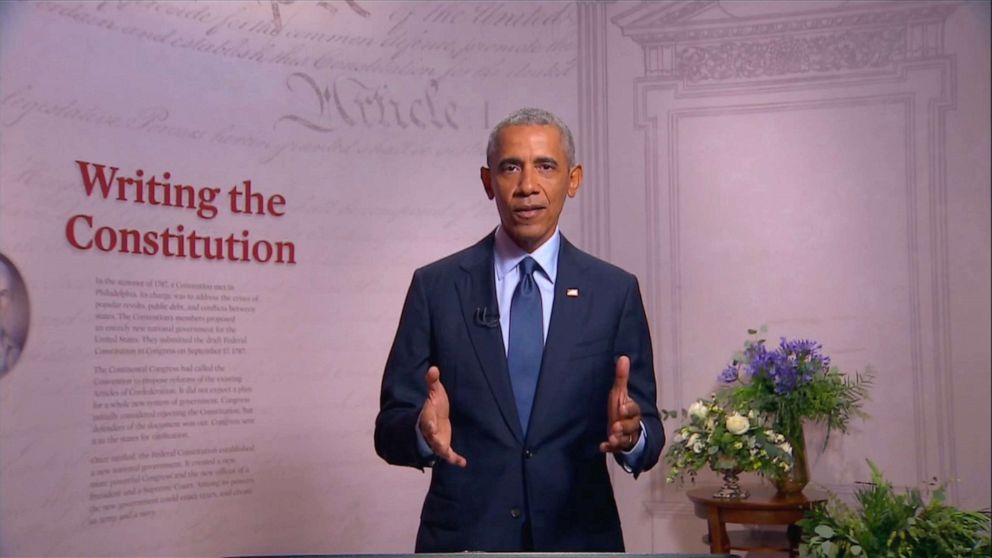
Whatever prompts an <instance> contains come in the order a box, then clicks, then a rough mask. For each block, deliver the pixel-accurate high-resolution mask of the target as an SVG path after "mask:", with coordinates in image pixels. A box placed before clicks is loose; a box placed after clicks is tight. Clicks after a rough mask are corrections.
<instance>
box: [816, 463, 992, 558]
mask: <svg viewBox="0 0 992 558" xmlns="http://www.w3.org/2000/svg"><path fill="white" fill-rule="evenodd" d="M868 465H869V466H870V467H871V473H872V474H871V476H872V482H871V483H870V484H867V485H866V486H863V487H861V488H858V489H857V491H856V493H855V498H856V500H857V502H858V507H857V508H856V509H852V508H850V507H848V506H847V505H845V504H844V503H843V502H842V501H840V500H839V499H838V498H837V497H836V496H831V497H830V499H829V500H828V501H827V503H826V504H825V505H823V506H817V507H815V508H813V509H811V510H809V511H808V512H807V513H806V517H805V518H804V519H802V520H801V521H800V522H799V523H798V525H799V526H800V527H801V528H802V531H803V537H802V543H801V544H800V547H799V555H800V556H801V557H816V558H847V557H869V558H875V557H879V558H888V557H907V558H930V557H933V558H937V557H946V556H955V557H962V558H968V557H975V558H977V557H979V556H992V542H990V540H989V514H988V512H987V511H986V512H969V511H962V510H960V509H958V508H956V507H954V506H949V505H947V504H946V503H944V488H943V486H940V487H938V488H936V490H934V491H933V492H932V494H930V498H929V501H928V500H927V499H926V498H925V495H924V494H923V493H922V492H921V491H920V490H919V489H916V488H914V489H912V490H907V491H906V492H905V493H904V494H897V493H896V491H895V490H894V489H893V488H892V485H891V484H890V483H889V482H887V481H886V480H885V479H884V478H883V477H882V474H881V472H879V470H878V468H877V467H876V466H875V464H874V463H872V462H871V461H868Z"/></svg>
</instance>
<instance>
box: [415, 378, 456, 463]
mask: <svg viewBox="0 0 992 558" xmlns="http://www.w3.org/2000/svg"><path fill="white" fill-rule="evenodd" d="M426 380H427V400H426V401H424V407H423V409H422V410H421V411H420V422H419V424H418V427H419V428H420V433H421V434H423V435H424V440H425V441H426V442H427V445H428V446H430V448H431V450H432V451H433V452H434V454H435V455H437V456H438V457H440V458H441V459H443V460H445V461H447V462H448V463H451V464H452V465H457V466H459V467H464V466H465V465H467V464H468V462H467V461H466V460H465V458H464V457H462V456H460V455H458V454H457V453H456V452H455V450H453V449H451V419H450V418H449V414H450V412H451V407H450V405H449V403H448V392H446V391H445V390H444V386H443V385H441V371H440V370H438V368H437V366H431V367H430V368H429V369H428V370H427V376H426Z"/></svg>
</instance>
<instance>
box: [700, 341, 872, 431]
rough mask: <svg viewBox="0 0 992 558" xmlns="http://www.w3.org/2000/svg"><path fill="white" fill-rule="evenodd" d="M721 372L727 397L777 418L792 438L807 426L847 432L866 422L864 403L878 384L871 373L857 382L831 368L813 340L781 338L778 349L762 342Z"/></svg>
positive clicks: (748, 346)
mask: <svg viewBox="0 0 992 558" xmlns="http://www.w3.org/2000/svg"><path fill="white" fill-rule="evenodd" d="M748 333H749V334H750V335H752V336H753V337H754V338H755V339H753V340H748V341H746V342H745V343H744V351H743V352H741V353H738V354H737V355H735V356H734V359H733V361H732V362H731V363H730V365H729V366H727V368H726V369H724V370H723V372H722V373H721V374H720V378H719V379H720V381H721V382H722V383H723V384H725V385H726V388H725V389H724V390H723V394H722V395H723V396H725V397H728V398H729V400H730V401H731V402H732V404H733V405H734V406H737V407H741V406H744V407H750V408H752V409H756V410H758V411H759V412H762V413H767V414H769V415H771V416H772V417H774V423H773V424H774V426H775V428H776V430H778V431H780V432H781V433H782V434H784V435H785V437H786V438H787V439H789V440H797V439H799V438H800V437H801V436H802V422H803V420H804V419H808V420H810V421H812V422H819V423H823V424H825V425H826V427H827V437H828V438H827V440H829V435H830V432H831V431H833V430H839V431H840V432H847V429H848V426H849V424H850V422H851V418H853V417H856V416H857V417H861V418H864V417H865V416H866V415H865V413H864V411H863V410H862V409H863V405H864V401H865V400H866V399H867V398H868V389H869V388H870V387H871V385H872V382H873V380H874V374H873V372H872V371H871V369H870V368H869V369H866V370H865V372H864V373H863V374H856V375H855V377H854V378H853V379H852V378H850V377H848V376H846V375H845V374H843V373H841V372H840V371H839V370H838V369H837V368H836V367H831V366H830V357H828V356H826V355H824V354H823V353H822V349H823V346H822V345H820V344H819V343H817V342H816V341H811V340H808V339H794V340H788V339H786V338H785V337H782V338H781V342H780V343H779V346H778V348H777V349H775V350H769V349H768V348H767V347H766V346H765V340H764V339H759V338H757V335H758V332H757V331H755V330H748Z"/></svg>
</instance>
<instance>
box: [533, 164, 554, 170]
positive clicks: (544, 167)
mask: <svg viewBox="0 0 992 558" xmlns="http://www.w3.org/2000/svg"><path fill="white" fill-rule="evenodd" d="M537 168H538V169H540V170H542V171H545V172H549V171H553V170H555V166H554V165H553V164H552V163H541V164H539V165H537Z"/></svg>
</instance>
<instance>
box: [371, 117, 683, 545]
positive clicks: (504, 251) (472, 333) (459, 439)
mask: <svg viewBox="0 0 992 558" xmlns="http://www.w3.org/2000/svg"><path fill="white" fill-rule="evenodd" d="M486 156H487V166H486V167H483V168H482V170H481V175H482V184H483V186H484V188H485V191H486V195H487V196H488V197H489V199H490V200H495V202H496V208H497V210H498V212H499V216H500V226H499V227H498V228H497V229H496V230H495V231H494V232H493V233H492V234H490V235H488V236H487V237H486V238H484V239H483V240H482V241H480V242H478V243H477V244H475V245H474V246H472V247H469V248H467V249H465V250H462V251H461V252H458V253H456V254H453V255H451V256H448V257H447V258H444V259H442V260H440V261H437V262H435V263H432V264H430V265H427V266H425V267H423V268H421V269H418V270H417V271H416V272H415V273H414V276H413V282H412V284H411V285H410V290H409V292H408V293H407V298H406V302H405V304H404V306H403V313H402V315H401V317H400V323H399V327H398V330H397V332H396V338H395V340H394V342H393V347H392V350H391V351H390V354H389V358H388V360H387V362H386V368H385V372H384V374H383V379H382V393H381V399H380V411H379V415H378V417H377V418H376V427H375V447H376V452H377V453H378V454H379V455H380V456H381V457H382V458H383V459H385V460H386V461H387V462H389V463H392V464H395V465H407V466H412V467H418V468H421V469H422V468H424V467H433V474H432V477H431V483H430V489H429V491H428V493H427V497H426V500H425V502H424V506H423V511H422V513H421V522H420V530H419V532H418V534H417V543H416V550H417V552H458V551H464V550H471V551H503V552H507V551H509V552H513V551H586V552H594V551H622V550H623V548H624V546H623V534H622V532H621V529H620V519H619V516H618V514H617V507H616V502H615V501H614V498H613V489H612V486H611V484H610V477H609V474H608V471H607V467H606V459H605V454H606V453H613V454H614V457H615V458H616V459H617V461H618V462H619V463H620V464H621V465H622V466H623V467H624V469H625V470H627V471H628V472H630V473H633V474H634V475H637V474H639V473H640V472H641V471H644V470H647V469H649V468H651V467H652V466H653V465H654V464H655V463H656V462H657V461H658V456H659V454H660V453H661V449H662V446H663V445H664V442H665V435H664V431H663V430H662V426H661V421H660V418H659V413H658V409H657V404H656V394H655V391H656V389H655V378H654V366H653V357H652V353H651V339H650V335H649V333H648V324H647V320H646V318H645V314H644V308H643V304H642V302H641V295H640V290H639V287H638V284H637V279H636V278H635V277H634V276H633V275H631V274H629V273H627V272H625V271H623V270H621V269H620V268H617V267H615V266H613V265H610V264H608V263H606V262H603V261H601V260H598V259H596V258H594V257H592V256H590V255H588V254H586V253H584V252H582V251H580V250H578V249H577V248H575V247H574V246H573V245H572V244H571V243H570V242H568V240H566V239H565V238H564V237H563V236H562V235H561V234H560V233H559V231H558V218H559V216H560V215H561V211H562V208H563V207H564V204H565V199H566V197H574V196H575V195H576V193H577V192H578V190H579V186H580V185H581V183H582V167H581V166H580V165H577V164H575V148H574V142H573V140H572V135H571V132H570V131H569V130H568V128H567V126H565V124H564V123H563V122H561V120H560V119H559V118H558V117H556V116H555V115H553V114H551V113H548V112H546V111H542V110H539V109H522V110H520V111H517V112H515V113H514V114H511V115H510V116H509V117H507V118H506V119H504V120H503V121H502V122H500V124H498V125H497V126H496V128H495V129H494V130H493V132H492V134H491V135H490V138H489V147H488V149H487V154H486Z"/></svg>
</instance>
